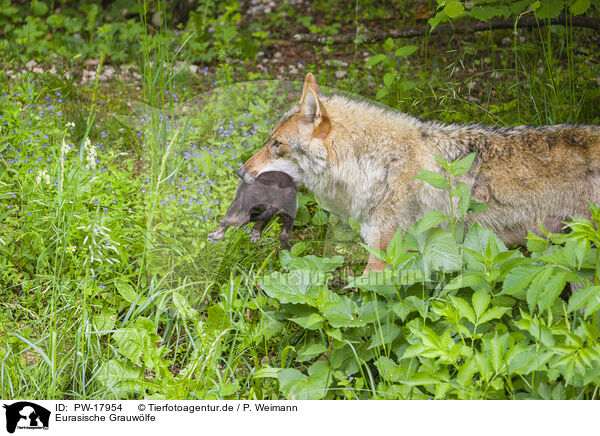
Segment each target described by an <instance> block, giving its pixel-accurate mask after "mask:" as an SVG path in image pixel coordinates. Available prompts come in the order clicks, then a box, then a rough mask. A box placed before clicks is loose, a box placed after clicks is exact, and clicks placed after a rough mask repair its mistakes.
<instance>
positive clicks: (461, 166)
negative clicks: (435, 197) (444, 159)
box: [450, 153, 477, 177]
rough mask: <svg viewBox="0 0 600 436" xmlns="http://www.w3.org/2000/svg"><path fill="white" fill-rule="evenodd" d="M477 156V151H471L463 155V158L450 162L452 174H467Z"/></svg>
mask: <svg viewBox="0 0 600 436" xmlns="http://www.w3.org/2000/svg"><path fill="white" fill-rule="evenodd" d="M476 156H477V153H471V154H468V155H467V156H465V157H463V158H462V159H459V160H457V161H454V162H452V163H451V164H450V174H452V175H453V176H454V177H458V176H462V175H463V174H465V173H466V172H467V171H469V168H471V165H473V161H474V160H475V157H476Z"/></svg>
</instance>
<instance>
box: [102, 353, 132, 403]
mask: <svg viewBox="0 0 600 436" xmlns="http://www.w3.org/2000/svg"><path fill="white" fill-rule="evenodd" d="M143 374H144V370H143V368H140V367H138V368H134V367H133V365H132V364H131V363H130V362H127V361H123V362H119V361H117V360H115V359H111V360H109V361H107V362H105V363H103V364H102V366H101V367H100V369H99V371H98V375H97V376H96V380H97V381H98V382H100V384H101V385H102V386H104V387H105V388H106V389H107V390H108V391H109V392H110V393H111V394H112V395H113V397H114V398H115V399H123V398H127V396H128V395H130V394H139V393H142V392H143V388H142V377H143Z"/></svg>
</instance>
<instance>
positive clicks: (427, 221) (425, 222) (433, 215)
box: [415, 210, 450, 233]
mask: <svg viewBox="0 0 600 436" xmlns="http://www.w3.org/2000/svg"><path fill="white" fill-rule="evenodd" d="M449 219H450V217H449V216H448V215H446V214H445V213H442V212H438V211H435V210H433V211H431V212H429V213H427V215H425V216H424V217H423V218H421V219H420V220H419V221H417V223H416V225H415V229H416V231H417V233H423V232H425V231H427V230H429V229H431V228H432V227H436V226H439V225H440V224H442V223H445V222H446V221H448V220H449Z"/></svg>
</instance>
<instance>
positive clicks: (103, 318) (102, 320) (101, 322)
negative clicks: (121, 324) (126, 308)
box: [92, 307, 117, 332]
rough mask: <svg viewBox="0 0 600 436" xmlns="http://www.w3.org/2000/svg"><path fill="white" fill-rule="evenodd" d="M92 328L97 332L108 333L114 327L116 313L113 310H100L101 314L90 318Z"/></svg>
mask: <svg viewBox="0 0 600 436" xmlns="http://www.w3.org/2000/svg"><path fill="white" fill-rule="evenodd" d="M92 320H93V323H94V328H95V329H96V331H97V332H100V331H102V332H108V331H110V330H112V329H113V328H114V327H115V321H116V320H117V313H116V312H115V310H114V309H110V308H106V307H104V308H102V312H100V313H99V314H97V315H94V316H93V317H92Z"/></svg>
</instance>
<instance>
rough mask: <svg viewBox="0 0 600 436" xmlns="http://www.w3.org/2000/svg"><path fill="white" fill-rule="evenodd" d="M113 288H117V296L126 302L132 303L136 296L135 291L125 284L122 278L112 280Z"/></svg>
mask: <svg viewBox="0 0 600 436" xmlns="http://www.w3.org/2000/svg"><path fill="white" fill-rule="evenodd" d="M114 283H115V286H116V287H117V291H119V294H121V296H122V297H123V298H124V299H125V300H126V301H127V302H128V303H133V302H134V301H135V300H136V298H137V296H138V294H137V292H135V289H133V288H132V287H131V285H130V284H129V283H127V282H126V281H125V280H124V279H123V278H121V277H118V278H116V279H115V280H114Z"/></svg>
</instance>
